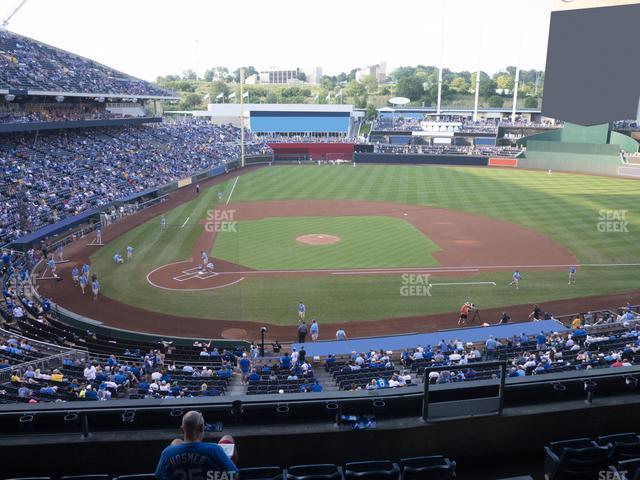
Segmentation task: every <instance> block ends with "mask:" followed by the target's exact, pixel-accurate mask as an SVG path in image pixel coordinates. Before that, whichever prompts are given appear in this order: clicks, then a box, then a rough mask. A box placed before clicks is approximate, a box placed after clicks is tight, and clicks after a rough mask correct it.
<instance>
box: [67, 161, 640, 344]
mask: <svg viewBox="0 0 640 480" xmlns="http://www.w3.org/2000/svg"><path fill="white" fill-rule="evenodd" d="M188 188H192V187H188ZM639 193H640V189H639V187H638V183H637V182H636V181H632V180H625V179H615V178H607V177H597V176H586V175H574V174H564V173H555V172H554V173H553V174H551V175H550V174H548V173H547V172H538V171H522V170H516V169H488V168H482V169H481V168H463V167H432V166H431V167H422V166H400V165H398V166H393V165H371V166H368V165H358V166H357V167H355V168H353V167H351V166H328V165H323V166H308V165H307V166H297V165H296V166H278V167H275V166H274V167H264V168H259V169H256V170H253V171H250V172H248V173H243V174H242V175H239V176H237V177H233V178H229V179H228V180H226V181H224V182H223V183H219V184H214V185H211V186H205V188H203V189H202V191H201V192H200V194H196V193H195V189H193V192H189V193H188V195H187V194H183V195H186V198H185V201H184V202H183V203H181V204H179V205H178V206H175V207H173V208H170V209H169V210H167V211H164V212H162V214H164V215H165V218H166V224H167V225H166V228H164V229H163V228H162V227H161V221H160V212H157V213H156V214H155V215H154V216H153V217H149V218H146V219H145V220H144V221H142V222H141V223H140V224H136V225H135V226H134V225H129V226H128V227H127V228H126V229H125V230H127V231H126V232H125V233H122V234H118V235H116V236H115V237H114V238H112V239H110V238H109V229H108V228H107V229H106V230H105V233H106V238H107V240H108V242H107V243H106V245H104V246H102V247H100V248H98V249H95V248H94V249H92V250H90V251H88V252H85V255H86V256H89V255H90V261H91V263H92V267H93V270H94V272H96V273H97V274H98V276H99V278H100V281H101V285H102V292H101V294H102V296H103V298H102V299H100V300H98V303H99V302H100V301H102V300H104V301H109V302H112V303H110V304H109V308H112V306H113V305H122V304H124V305H128V306H131V307H135V308H136V309H140V310H141V311H151V312H158V313H160V314H162V315H167V316H171V318H174V317H175V318H181V317H187V318H191V319H193V318H195V319H201V320H202V321H200V322H199V325H200V326H202V325H211V326H212V327H213V326H214V325H215V322H216V321H219V320H224V321H225V323H224V325H225V326H226V327H229V326H233V325H235V324H237V326H238V328H240V329H241V328H243V325H252V326H253V325H256V324H260V323H264V324H270V325H272V326H277V325H287V326H290V325H295V322H296V307H297V305H298V302H299V301H303V302H304V303H305V304H306V306H307V317H308V318H312V317H313V318H317V319H318V320H319V321H320V322H321V324H330V323H333V324H341V325H347V326H348V325H354V324H358V325H362V324H363V323H364V322H370V321H380V320H383V319H400V318H403V319H405V320H406V319H407V318H413V317H415V318H416V319H418V318H423V317H425V316H428V315H433V314H446V313H449V312H450V313H451V319H452V320H451V326H453V325H454V324H455V319H456V313H455V312H457V311H458V309H459V307H460V305H461V304H462V303H463V302H464V301H472V302H474V303H476V304H477V305H478V306H479V307H480V308H481V312H482V311H485V310H487V309H497V308H499V309H506V310H509V307H510V306H515V305H530V304H532V303H545V302H553V301H559V300H568V299H578V298H582V297H589V296H593V295H599V296H602V295H607V294H620V293H625V292H628V293H629V295H632V293H633V292H637V291H638V290H640V275H639V272H640V242H638V236H637V232H638V231H639V229H640V213H639V210H638V200H639V198H640V195H639ZM160 210H162V207H160ZM128 221H130V222H131V223H133V224H135V223H136V222H137V220H136V217H135V216H134V217H131V219H130V220H128ZM129 245H130V246H132V247H133V248H134V254H133V258H132V259H131V260H130V261H127V262H125V263H124V264H123V265H116V264H115V263H114V261H113V256H114V254H115V253H116V252H120V253H121V254H124V253H125V251H126V247H127V246H129ZM202 252H205V253H206V254H207V256H208V257H209V260H210V261H211V263H213V269H212V271H209V270H207V268H206V263H208V262H207V261H205V262H203V260H202ZM570 265H576V266H577V268H578V271H577V281H576V283H575V284H569V283H568V267H569V266H570ZM516 269H518V270H520V271H521V273H522V281H521V284H520V288H519V289H516V288H515V287H514V286H511V285H509V283H510V281H511V275H512V272H513V271H514V270H516ZM67 297H68V295H67ZM629 298H631V297H629ZM77 301H78V302H90V300H88V299H80V300H77ZM584 303H585V309H586V308H589V305H588V304H589V301H588V299H585V300H584ZM574 304H575V302H574ZM92 308H93V309H95V308H98V309H99V308H100V307H99V306H98V307H97V306H96V305H93V307H92ZM558 308H560V307H558ZM567 308H569V309H571V308H570V307H567ZM572 308H574V307H572ZM573 311H575V308H574V310H573ZM556 313H558V314H560V313H570V312H556ZM496 320H497V319H496V318H483V321H489V322H495V321H496ZM242 322H251V323H247V324H243V323H242ZM377 323H379V322H377ZM388 325H389V329H390V330H391V331H394V323H393V320H390V323H389V324H388ZM402 325H403V326H400V324H399V323H398V324H396V328H397V329H398V330H402V331H407V328H409V331H414V329H411V328H410V327H407V325H411V324H410V323H409V324H407V322H406V321H405V323H403V324H402ZM419 329H420V328H418V326H416V328H415V330H419ZM213 330H214V331H215V330H216V329H213ZM359 331H362V327H359ZM365 333H366V332H365Z"/></svg>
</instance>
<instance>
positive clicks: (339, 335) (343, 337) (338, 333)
mask: <svg viewBox="0 0 640 480" xmlns="http://www.w3.org/2000/svg"><path fill="white" fill-rule="evenodd" d="M346 339H347V333H346V332H345V331H344V329H343V328H342V327H340V328H338V330H337V331H336V340H346Z"/></svg>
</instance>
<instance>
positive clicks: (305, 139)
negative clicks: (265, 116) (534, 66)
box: [255, 133, 358, 143]
mask: <svg viewBox="0 0 640 480" xmlns="http://www.w3.org/2000/svg"><path fill="white" fill-rule="evenodd" d="M255 136H256V138H258V139H260V140H262V141H263V142H267V143H355V142H357V141H358V139H357V138H354V137H349V136H347V135H295V134H292V135H285V134H277V133H257V134H256V135H255Z"/></svg>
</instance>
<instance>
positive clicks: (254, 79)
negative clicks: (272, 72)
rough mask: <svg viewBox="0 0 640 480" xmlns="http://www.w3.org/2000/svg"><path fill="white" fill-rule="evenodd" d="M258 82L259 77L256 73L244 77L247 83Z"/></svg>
mask: <svg viewBox="0 0 640 480" xmlns="http://www.w3.org/2000/svg"><path fill="white" fill-rule="evenodd" d="M259 82H260V77H258V74H257V73H254V74H253V75H249V76H248V77H247V78H245V79H244V83H246V84H247V85H255V84H257V83H259Z"/></svg>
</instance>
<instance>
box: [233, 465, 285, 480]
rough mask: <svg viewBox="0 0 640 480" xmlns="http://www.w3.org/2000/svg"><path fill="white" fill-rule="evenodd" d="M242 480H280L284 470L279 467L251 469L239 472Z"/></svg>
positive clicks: (242, 469)
mask: <svg viewBox="0 0 640 480" xmlns="http://www.w3.org/2000/svg"><path fill="white" fill-rule="evenodd" d="M239 473H240V478H242V480H281V479H282V478H283V477H284V470H282V468H280V467H253V468H241V469H240V470H239Z"/></svg>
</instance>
